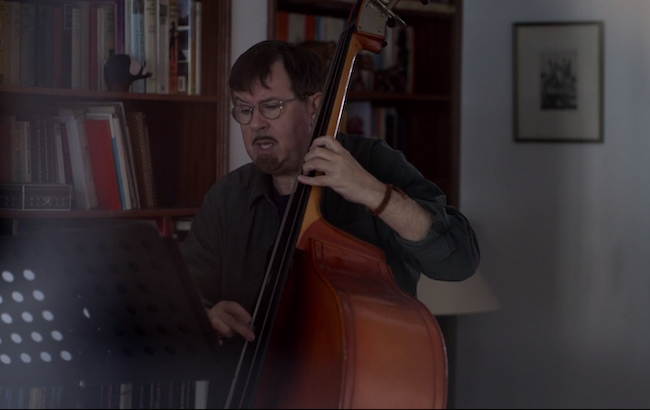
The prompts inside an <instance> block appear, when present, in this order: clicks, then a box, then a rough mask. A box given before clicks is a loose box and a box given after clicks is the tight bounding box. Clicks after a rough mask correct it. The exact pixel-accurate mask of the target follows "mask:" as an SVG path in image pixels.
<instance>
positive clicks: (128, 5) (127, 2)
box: [123, 0, 133, 55]
mask: <svg viewBox="0 0 650 410" xmlns="http://www.w3.org/2000/svg"><path fill="white" fill-rule="evenodd" d="M123 4H124V27H123V30H124V34H123V41H124V50H123V53H124V54H128V55H133V52H132V51H131V19H132V13H133V0H124V3H123Z"/></svg>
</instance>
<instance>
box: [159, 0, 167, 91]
mask: <svg viewBox="0 0 650 410" xmlns="http://www.w3.org/2000/svg"><path fill="white" fill-rule="evenodd" d="M169 6H170V0H158V54H157V58H158V64H157V67H158V69H157V71H158V72H157V73H156V74H157V77H158V94H169V30H170V25H169Z"/></svg>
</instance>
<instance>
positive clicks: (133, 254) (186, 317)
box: [0, 222, 219, 390]
mask: <svg viewBox="0 0 650 410" xmlns="http://www.w3.org/2000/svg"><path fill="white" fill-rule="evenodd" d="M218 346H219V345H218V341H217V338H216V334H215V332H214V330H213V329H212V327H211V326H210V323H209V320H208V318H207V315H206V314H205V310H204V308H203V306H202V304H201V302H200V301H199V297H198V294H197V292H196V290H195V289H194V288H193V284H192V283H191V280H190V278H189V275H188V273H187V270H186V267H185V264H184V263H183V260H182V256H181V254H180V251H179V249H178V245H177V244H176V243H175V242H174V241H173V239H170V238H161V237H160V235H159V234H158V231H157V230H156V229H155V228H154V227H152V226H150V225H147V224H143V223H140V222H137V223H116V224H115V225H114V226H109V227H106V228H93V229H92V230H91V229H69V230H53V231H42V232H35V233H25V234H19V235H16V236H4V237H0V386H2V387H36V386H81V387H83V386H90V385H101V384H107V383H141V382H155V381H160V382H167V381H170V382H171V381H186V380H192V381H194V380H210V379H213V380H214V379H215V375H216V374H217V372H218V361H217V354H218V350H217V349H218ZM210 387H211V389H210V390H213V389H212V387H216V386H212V385H211V386H210Z"/></svg>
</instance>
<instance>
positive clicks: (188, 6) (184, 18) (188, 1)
mask: <svg viewBox="0 0 650 410" xmlns="http://www.w3.org/2000/svg"><path fill="white" fill-rule="evenodd" d="M191 14H192V0H178V43H177V44H178V94H188V93H189V86H190V83H189V81H190V79H189V75H190V72H191V69H190V61H191V55H190V53H191V43H190V41H191V36H190V33H191V30H190V15H191Z"/></svg>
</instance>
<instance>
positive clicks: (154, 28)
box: [144, 0, 158, 94]
mask: <svg viewBox="0 0 650 410" xmlns="http://www.w3.org/2000/svg"><path fill="white" fill-rule="evenodd" d="M144 30H145V31H144V65H145V67H147V71H148V72H150V73H151V74H152V75H151V77H149V78H147V79H146V85H145V90H146V92H147V93H150V94H156V93H158V72H157V71H158V68H157V64H158V1H157V0H144Z"/></svg>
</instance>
